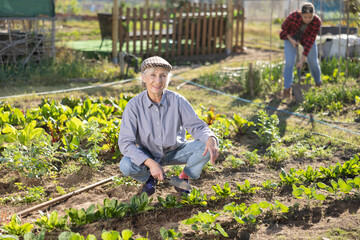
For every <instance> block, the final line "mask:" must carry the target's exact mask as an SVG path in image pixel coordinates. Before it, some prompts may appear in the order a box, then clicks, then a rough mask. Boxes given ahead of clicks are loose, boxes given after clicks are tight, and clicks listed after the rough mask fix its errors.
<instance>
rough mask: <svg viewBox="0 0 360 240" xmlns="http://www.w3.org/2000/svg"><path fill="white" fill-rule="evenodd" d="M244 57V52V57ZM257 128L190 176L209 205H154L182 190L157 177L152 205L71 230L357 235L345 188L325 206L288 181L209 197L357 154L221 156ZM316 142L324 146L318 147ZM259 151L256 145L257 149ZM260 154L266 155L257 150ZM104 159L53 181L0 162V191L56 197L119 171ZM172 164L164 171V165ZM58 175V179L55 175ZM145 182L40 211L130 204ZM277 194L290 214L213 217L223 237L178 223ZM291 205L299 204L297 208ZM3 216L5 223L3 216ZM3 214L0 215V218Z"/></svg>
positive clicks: (6, 208)
mask: <svg viewBox="0 0 360 240" xmlns="http://www.w3.org/2000/svg"><path fill="white" fill-rule="evenodd" d="M248 55H249V56H248ZM267 57H268V53H266V52H262V51H260V52H259V51H255V50H250V51H248V54H247V55H245V54H242V55H239V56H236V57H232V58H229V59H227V60H226V61H239V60H242V61H244V59H246V60H249V59H251V60H254V59H266V58H267ZM255 139H256V137H255V136H254V134H250V135H245V136H232V140H233V148H232V149H231V150H230V152H227V153H222V154H221V155H220V156H219V161H218V162H217V164H216V168H215V170H211V169H205V170H204V171H203V174H202V175H201V177H200V179H198V180H194V181H190V184H191V185H192V186H193V187H194V188H196V189H201V192H202V193H204V194H207V195H208V205H207V206H205V207H203V206H198V205H196V206H183V207H181V208H171V209H164V208H162V207H161V206H160V205H159V202H158V200H157V197H162V198H165V197H166V196H167V195H168V194H172V195H175V196H177V198H178V199H180V196H179V195H178V193H177V192H176V191H175V189H174V188H173V187H172V186H170V185H169V184H168V183H167V182H160V183H159V184H158V185H157V189H156V192H155V194H154V195H153V196H151V198H153V202H152V203H151V205H152V206H154V207H155V209H154V210H150V211H147V212H143V213H140V214H136V215H134V216H126V217H124V218H119V219H106V220H101V221H99V222H95V223H91V224H86V225H84V226H80V227H73V228H72V229H71V230H72V231H73V232H78V233H80V234H82V235H84V236H87V235H88V234H94V235H95V236H96V237H97V238H98V239H101V238H100V236H101V232H102V231H103V229H105V230H108V231H110V230H116V231H118V232H121V231H122V230H124V229H130V230H131V231H133V232H134V236H133V237H134V238H136V237H147V238H148V239H162V238H161V236H160V234H159V229H160V228H161V227H164V228H166V229H170V228H172V229H175V230H176V231H178V232H181V233H183V237H182V239H244V240H245V239H264V240H267V239H299V240H300V239H326V234H327V233H328V232H329V230H332V229H342V230H345V231H348V232H350V233H354V235H353V237H349V238H348V239H359V238H360V228H359V226H360V214H359V213H360V211H359V208H360V201H359V196H356V195H355V194H349V195H347V196H346V197H341V198H340V199H334V198H332V197H328V198H327V199H326V200H325V201H324V202H323V203H322V204H320V203H316V202H312V203H311V205H310V206H308V204H307V202H306V200H304V199H296V198H294V197H293V196H292V190H291V187H290V188H289V187H279V188H278V189H277V190H276V191H264V190H261V191H258V192H256V193H255V194H243V195H240V196H239V195H238V197H236V198H235V197H232V198H226V199H224V200H210V196H213V195H214V191H213V189H212V186H213V185H216V184H219V185H220V186H221V187H223V186H224V184H225V183H229V185H230V187H231V188H232V190H233V191H235V189H236V185H237V184H244V181H245V180H248V181H249V182H250V183H251V185H252V186H254V185H257V186H262V183H263V182H265V181H266V180H272V181H274V182H280V178H279V173H280V171H281V168H283V169H285V170H286V171H287V172H288V171H289V169H290V168H295V169H306V168H307V166H309V165H310V166H312V168H316V169H317V168H318V167H319V166H324V167H329V166H333V165H334V164H335V163H336V162H340V163H343V162H344V161H346V160H349V159H350V158H351V157H352V156H353V155H354V154H355V153H356V151H355V150H352V149H346V148H343V146H341V145H335V146H334V145H332V146H331V147H330V148H331V149H332V156H331V157H325V158H322V157H316V158H306V157H304V158H295V157H289V158H288V159H287V160H284V161H283V162H281V163H280V164H272V163H271V162H269V160H268V159H267V158H265V157H261V158H260V162H259V163H257V164H255V165H254V166H250V165H243V166H241V167H238V168H232V167H231V166H229V165H228V164H227V163H226V162H225V161H224V159H225V158H226V156H227V155H229V154H232V155H234V156H243V155H242V152H239V150H238V149H241V145H242V144H243V143H244V142H246V141H248V144H251V143H254V144H257V143H256V140H255ZM317 147H321V146H317ZM261 151H262V150H259V152H261ZM259 154H260V155H261V156H263V153H259ZM103 160H104V161H106V162H107V163H108V164H107V165H105V166H104V167H102V168H100V169H94V168H90V167H81V168H80V169H78V170H76V171H74V172H72V173H69V174H59V175H58V176H57V177H56V179H53V178H50V177H48V178H41V179H36V178H25V177H22V176H21V175H19V173H17V172H14V171H11V170H9V169H6V168H5V167H1V166H0V176H1V178H0V197H2V198H3V197H5V196H9V195H21V194H23V192H21V191H19V190H18V189H17V187H16V186H15V183H22V184H23V185H24V186H29V187H31V186H42V187H43V188H44V189H45V192H46V194H47V198H49V197H51V198H56V197H59V196H60V195H59V194H58V193H57V191H56V186H61V187H63V188H64V189H65V190H66V191H67V192H71V191H72V190H74V189H80V188H82V187H85V186H88V185H90V184H93V183H96V182H98V181H101V180H103V179H106V178H109V177H112V176H118V177H123V176H122V174H121V173H120V171H119V168H118V161H114V160H113V159H111V156H103ZM167 170H169V169H167ZM55 180H56V181H55ZM141 188H142V186H141V185H140V184H137V185H120V186H115V185H114V184H112V183H109V184H104V185H102V186H98V187H96V188H93V189H91V190H88V191H86V192H83V193H81V194H78V195H74V196H72V197H70V198H68V199H66V200H64V201H62V202H59V203H56V204H54V205H52V206H49V207H47V208H40V210H41V211H43V212H45V211H48V212H51V211H54V210H57V211H58V212H59V213H60V215H64V214H65V209H69V208H76V209H81V208H84V209H87V208H88V207H89V206H90V205H91V204H95V205H96V204H102V203H103V201H104V199H106V198H116V199H118V201H120V202H127V203H128V202H129V201H130V199H131V198H132V197H133V196H134V195H136V194H138V193H139V192H140V191H141ZM275 200H278V201H280V202H281V203H283V204H284V205H286V206H292V207H293V208H292V210H291V211H290V213H287V214H280V213H279V214H276V213H275V214H270V213H269V214H266V215H265V214H264V215H262V216H261V217H260V218H259V219H258V220H257V222H256V223H254V224H240V223H237V222H236V221H235V219H234V218H232V217H229V216H227V215H223V214H221V217H219V219H218V222H219V223H220V224H221V226H222V227H223V228H224V229H225V230H226V232H227V233H228V234H229V238H224V237H222V236H221V235H213V234H200V233H199V232H194V231H192V230H191V229H190V227H189V226H186V225H183V224H181V222H182V221H183V220H185V219H187V218H190V217H192V216H193V215H194V214H198V212H199V211H202V212H205V211H207V210H210V211H218V212H221V211H222V209H223V206H224V205H225V204H228V203H230V202H235V203H237V204H241V203H243V202H244V203H246V205H247V206H249V205H250V204H252V203H259V202H261V201H268V202H271V203H274V201H275ZM296 204H299V205H298V207H294V206H296ZM35 205H37V203H32V204H21V205H15V206H14V205H11V204H6V205H1V212H2V213H6V214H7V216H10V215H11V214H14V213H17V212H19V211H23V210H25V209H28V208H30V207H33V206H35ZM39 216H40V215H39V213H38V211H33V212H32V213H30V214H29V215H26V216H23V217H22V220H23V222H32V221H34V220H36V219H37V218H39ZM2 217H3V219H2V220H3V221H4V216H2ZM0 220H1V219H0ZM58 235H59V232H51V233H47V234H46V239H57V236H58Z"/></svg>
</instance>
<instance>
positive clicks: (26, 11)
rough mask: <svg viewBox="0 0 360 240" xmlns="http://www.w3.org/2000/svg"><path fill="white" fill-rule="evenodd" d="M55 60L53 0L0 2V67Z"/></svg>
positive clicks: (8, 0)
mask: <svg viewBox="0 0 360 240" xmlns="http://www.w3.org/2000/svg"><path fill="white" fill-rule="evenodd" d="M44 56H49V57H54V56H55V3H54V0H0V63H1V64H4V63H9V62H12V63H15V62H21V63H22V64H26V63H28V62H29V61H35V62H37V61H39V60H40V59H41V58H43V57H44Z"/></svg>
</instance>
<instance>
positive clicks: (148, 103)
mask: <svg viewBox="0 0 360 240" xmlns="http://www.w3.org/2000/svg"><path fill="white" fill-rule="evenodd" d="M145 96H146V97H145V105H146V106H147V107H148V108H150V107H151V106H153V105H155V104H154V103H153V102H152V101H151V99H150V98H149V95H148V94H147V90H145ZM167 102H168V100H167V94H166V89H164V91H163V95H162V97H161V101H160V106H167V105H168V104H167Z"/></svg>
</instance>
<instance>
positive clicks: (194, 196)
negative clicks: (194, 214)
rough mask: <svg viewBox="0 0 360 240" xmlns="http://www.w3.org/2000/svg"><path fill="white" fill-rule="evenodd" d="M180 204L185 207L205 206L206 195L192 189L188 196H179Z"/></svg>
mask: <svg viewBox="0 0 360 240" xmlns="http://www.w3.org/2000/svg"><path fill="white" fill-rule="evenodd" d="M181 203H182V204H186V205H201V206H206V205H207V195H206V194H202V193H201V190H200V189H199V190H197V189H195V188H193V189H192V190H191V192H190V194H183V195H182V196H181Z"/></svg>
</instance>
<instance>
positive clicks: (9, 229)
mask: <svg viewBox="0 0 360 240" xmlns="http://www.w3.org/2000/svg"><path fill="white" fill-rule="evenodd" d="M10 219H11V220H10V222H9V223H8V224H6V223H3V224H2V225H3V226H2V227H1V229H2V230H3V231H4V232H5V233H7V234H14V235H17V236H23V235H24V234H25V233H28V232H30V231H31V229H32V228H33V227H34V225H33V224H30V223H24V224H21V219H20V217H19V216H18V215H16V214H14V215H12V216H11V218H10Z"/></svg>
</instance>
